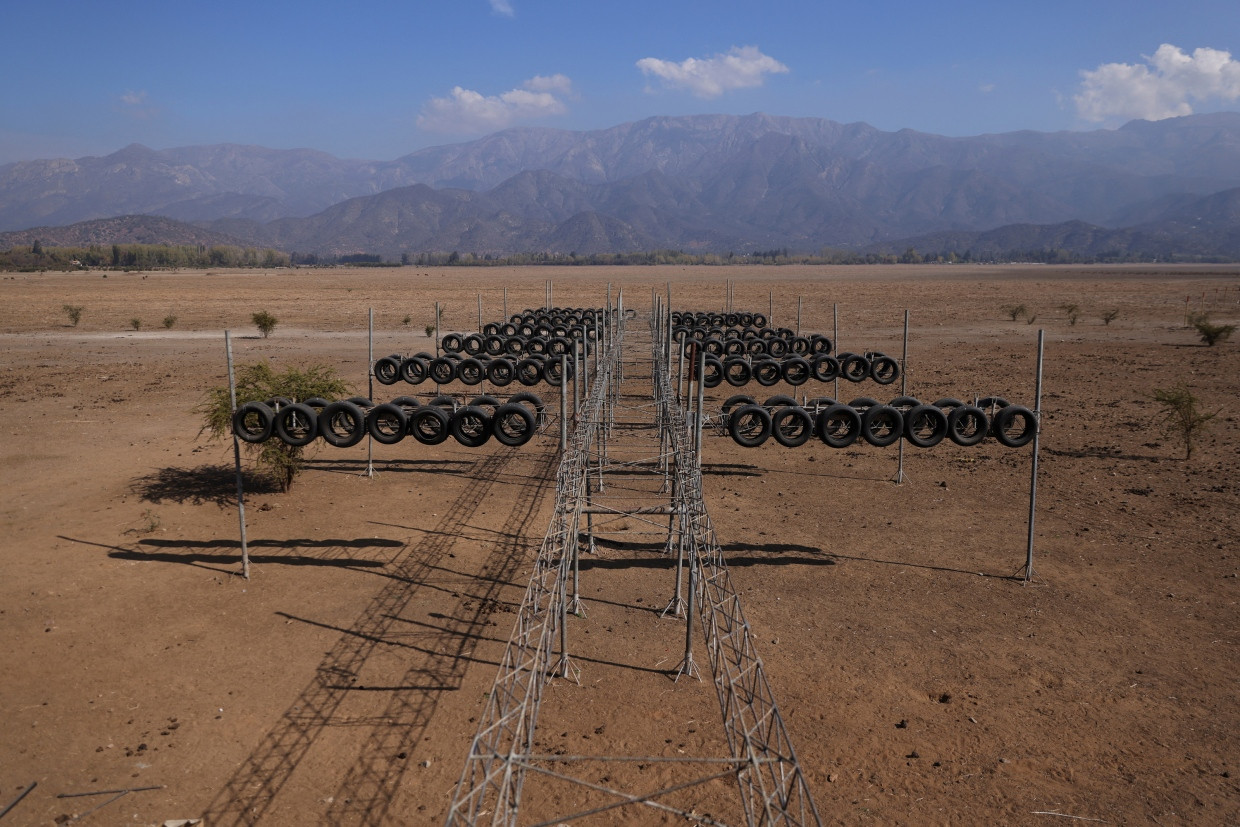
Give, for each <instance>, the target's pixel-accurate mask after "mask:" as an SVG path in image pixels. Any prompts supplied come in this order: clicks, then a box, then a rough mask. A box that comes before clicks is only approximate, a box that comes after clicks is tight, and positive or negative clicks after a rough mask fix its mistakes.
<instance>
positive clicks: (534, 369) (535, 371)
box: [517, 356, 545, 387]
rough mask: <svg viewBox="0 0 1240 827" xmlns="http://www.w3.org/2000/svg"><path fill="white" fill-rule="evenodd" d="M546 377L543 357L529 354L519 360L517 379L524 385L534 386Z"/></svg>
mask: <svg viewBox="0 0 1240 827" xmlns="http://www.w3.org/2000/svg"><path fill="white" fill-rule="evenodd" d="M544 378H545V377H544V375H543V363H542V360H541V359H535V358H534V357H532V356H527V357H526V358H524V359H522V360H521V361H520V362H517V381H518V382H520V383H521V384H522V385H525V386H527V387H533V386H534V385H537V384H539V383H541V382H542V381H543V379H544Z"/></svg>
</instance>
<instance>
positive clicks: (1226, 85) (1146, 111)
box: [1073, 43, 1240, 122]
mask: <svg viewBox="0 0 1240 827" xmlns="http://www.w3.org/2000/svg"><path fill="white" fill-rule="evenodd" d="M1142 57H1143V58H1144V59H1145V61H1146V62H1145V63H1138V64H1130V63H1104V64H1102V65H1101V66H1099V67H1098V68H1097V69H1093V70H1084V71H1082V72H1081V78H1082V81H1081V91H1080V93H1079V94H1077V95H1076V97H1075V98H1074V99H1073V100H1074V101H1075V102H1076V111H1077V114H1078V115H1080V116H1081V117H1082V118H1084V119H1085V120H1087V121H1095V122H1097V121H1105V120H1107V119H1108V118H1144V119H1146V120H1151V121H1157V120H1161V119H1163V118H1173V117H1176V116H1178V115H1191V114H1192V112H1193V105H1192V101H1197V102H1208V101H1212V100H1222V101H1234V100H1237V99H1240V61H1236V60H1233V59H1232V57H1231V53H1230V52H1225V51H1222V50H1220V49H1210V48H1200V49H1196V50H1194V51H1193V53H1192V54H1191V55H1190V54H1188V53H1186V52H1184V51H1183V50H1181V49H1180V48H1178V47H1176V46H1172V45H1171V44H1169V43H1164V44H1162V45H1161V46H1159V47H1158V51H1156V52H1154V55H1153V56H1152V57H1151V56H1148V55H1142Z"/></svg>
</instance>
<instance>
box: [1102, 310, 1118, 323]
mask: <svg viewBox="0 0 1240 827" xmlns="http://www.w3.org/2000/svg"><path fill="white" fill-rule="evenodd" d="M1118 318H1119V310H1118V309H1115V310H1108V311H1107V312H1105V313H1103V314H1102V323H1103V324H1104V325H1110V324H1111V322H1113V321H1115V320H1116V319H1118Z"/></svg>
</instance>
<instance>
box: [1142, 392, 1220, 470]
mask: <svg viewBox="0 0 1240 827" xmlns="http://www.w3.org/2000/svg"><path fill="white" fill-rule="evenodd" d="M1154 401H1155V402H1157V403H1158V404H1159V405H1162V421H1163V433H1164V434H1165V435H1167V436H1175V437H1179V438H1180V440H1181V441H1182V442H1183V443H1184V459H1186V460H1188V459H1192V458H1193V446H1194V444H1195V443H1196V441H1197V437H1198V436H1199V434H1200V432H1201V431H1202V430H1203V429H1204V428H1205V427H1206V425H1207V424H1209V422H1210V420H1211V419H1214V417H1216V416H1218V411H1215V412H1214V413H1203V412H1202V411H1201V410H1200V408H1199V405H1200V404H1201V400H1200V399H1198V398H1197V397H1196V396H1193V393H1192V391H1190V390H1189V389H1188V386H1187V385H1177V386H1176V387H1174V388H1165V389H1158V390H1155V391H1154Z"/></svg>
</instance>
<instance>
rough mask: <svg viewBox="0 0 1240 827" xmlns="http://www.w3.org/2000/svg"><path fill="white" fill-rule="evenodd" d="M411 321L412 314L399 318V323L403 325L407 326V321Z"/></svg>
mask: <svg viewBox="0 0 1240 827" xmlns="http://www.w3.org/2000/svg"><path fill="white" fill-rule="evenodd" d="M412 321H413V317H412V316H405V318H403V319H401V320H400V323H401V324H403V325H404V326H405V327H408V326H409V323H410V322H412Z"/></svg>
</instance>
